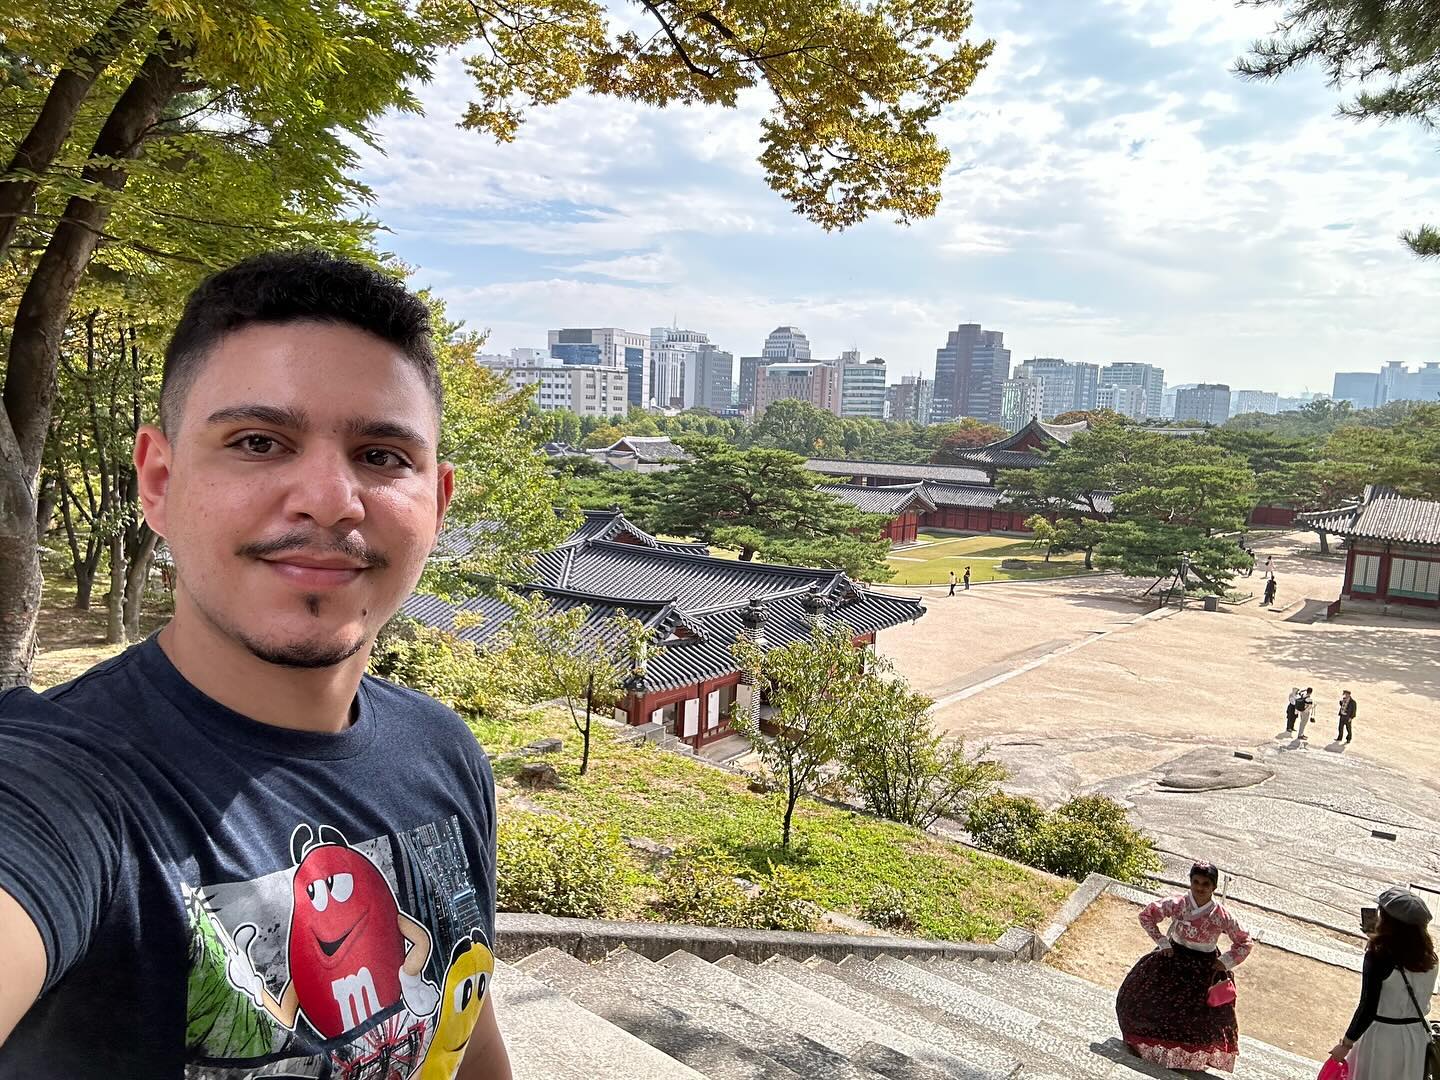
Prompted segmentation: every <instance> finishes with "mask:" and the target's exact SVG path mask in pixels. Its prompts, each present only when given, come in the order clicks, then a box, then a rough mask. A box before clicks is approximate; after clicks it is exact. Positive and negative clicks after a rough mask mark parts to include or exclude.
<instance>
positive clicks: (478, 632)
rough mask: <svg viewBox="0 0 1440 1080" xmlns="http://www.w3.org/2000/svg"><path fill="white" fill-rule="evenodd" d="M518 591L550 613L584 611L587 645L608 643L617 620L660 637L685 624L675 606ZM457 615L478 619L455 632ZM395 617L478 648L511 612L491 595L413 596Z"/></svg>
mask: <svg viewBox="0 0 1440 1080" xmlns="http://www.w3.org/2000/svg"><path fill="white" fill-rule="evenodd" d="M519 591H524V592H528V593H531V594H539V595H542V596H545V597H546V598H547V599H548V600H549V607H550V610H551V611H552V612H561V611H569V610H572V609H574V608H577V607H581V606H584V607H585V608H587V609H588V610H587V611H586V615H585V621H584V622H583V623H582V624H581V627H580V635H581V637H582V639H584V640H587V641H600V640H608V639H611V638H613V637H614V627H613V624H611V622H610V620H611V619H613V618H614V617H615V616H617V615H626V616H629V617H630V618H632V619H638V620H639V621H640V622H641V623H643V624H644V625H645V627H646V628H647V629H649V630H651V631H652V632H655V633H662V634H663V633H668V632H670V631H671V630H672V629H674V628H675V627H676V626H681V625H686V623H687V620H686V619H685V617H684V615H683V614H682V613H680V612H679V611H678V610H677V609H676V608H675V605H674V604H671V603H668V602H667V601H664V600H654V601H644V600H614V599H610V598H606V597H596V596H581V595H579V594H577V593H573V592H569V591H567V590H565V589H543V588H537V587H535V586H527V587H525V588H524V589H523V590H519ZM459 612H464V613H465V614H466V615H469V616H471V617H474V616H477V615H478V616H480V617H481V618H480V621H477V622H474V623H472V624H470V625H467V626H462V627H460V628H459V629H458V630H457V629H455V616H456V614H457V613H459ZM400 614H402V615H404V616H407V617H408V618H411V619H414V620H416V621H417V622H422V623H424V624H425V625H427V626H433V627H435V628H436V629H437V630H448V631H450V632H452V633H453V634H454V635H455V636H456V637H458V638H460V639H461V640H462V641H469V642H472V643H474V644H477V645H483V644H485V643H486V642H488V641H490V640H491V639H492V638H494V637H495V636H496V635H497V634H498V633H499V632H500V630H501V629H502V628H503V627H504V625H505V624H506V623H507V622H509V621H510V618H511V616H512V615H513V614H514V611H513V609H512V608H511V607H510V605H509V603H507V602H506V600H505V598H503V597H501V596H496V595H491V594H483V595H480V596H471V597H467V598H466V599H464V600H462V601H461V602H460V603H459V604H452V603H450V602H449V601H448V600H444V599H442V598H440V597H438V596H429V595H426V594H424V593H415V594H413V595H412V596H411V597H410V598H409V599H408V600H406V601H405V603H404V604H403V605H401V608H400ZM468 621H469V620H467V622H468Z"/></svg>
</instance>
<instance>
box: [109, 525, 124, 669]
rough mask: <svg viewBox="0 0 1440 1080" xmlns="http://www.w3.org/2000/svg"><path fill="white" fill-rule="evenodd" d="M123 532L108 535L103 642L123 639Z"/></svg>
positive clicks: (121, 640) (116, 642) (119, 641)
mask: <svg viewBox="0 0 1440 1080" xmlns="http://www.w3.org/2000/svg"><path fill="white" fill-rule="evenodd" d="M125 569H126V568H125V534H124V533H122V532H120V531H119V530H118V529H117V530H116V531H115V533H114V535H112V536H111V537H110V591H109V592H108V593H106V594H105V644H106V645H119V644H122V643H123V642H124V641H125Z"/></svg>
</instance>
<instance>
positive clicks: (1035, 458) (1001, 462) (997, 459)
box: [955, 446, 1048, 475]
mask: <svg viewBox="0 0 1440 1080" xmlns="http://www.w3.org/2000/svg"><path fill="white" fill-rule="evenodd" d="M955 453H956V454H958V455H959V456H960V457H963V458H964V459H965V460H966V461H973V462H975V464H976V465H984V466H988V467H989V468H991V469H1038V468H1039V467H1040V466H1041V465H1044V464H1045V462H1046V461H1047V460H1048V459H1047V458H1046V457H1045V455H1044V454H1037V453H1035V451H1033V450H1004V449H1000V448H999V447H998V446H982V447H980V448H979V449H976V450H957V451H955ZM987 475H988V471H987Z"/></svg>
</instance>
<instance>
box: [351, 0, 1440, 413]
mask: <svg viewBox="0 0 1440 1080" xmlns="http://www.w3.org/2000/svg"><path fill="white" fill-rule="evenodd" d="M974 14H975V26H974V28H973V30H972V34H971V36H972V37H973V38H974V39H977V40H978V39H983V38H985V37H990V38H993V39H994V41H995V52H994V55H993V57H992V58H991V60H990V62H989V64H988V65H987V67H986V70H985V71H983V72H982V73H981V74H980V76H979V78H978V79H977V80H976V83H975V85H974V87H973V89H972V90H971V92H970V93H969V94H968V95H967V96H966V97H965V98H964V99H963V100H962V101H961V102H960V103H958V104H957V105H955V106H954V107H952V108H950V109H949V110H947V111H946V112H945V113H944V114H943V115H942V116H941V117H940V118H939V119H938V120H937V122H936V131H937V134H938V136H939V137H940V139H941V141H942V142H943V143H944V144H945V145H946V146H947V147H948V148H949V149H950V151H951V155H952V158H951V163H950V169H949V172H948V174H947V176H946V179H945V182H944V186H943V198H942V202H941V206H940V210H939V212H938V213H937V214H936V215H935V216H934V217H932V218H929V219H925V220H920V221H917V222H915V223H913V224H911V225H909V226H902V225H897V224H895V223H893V222H892V221H889V220H883V219H882V220H872V221H869V222H866V223H864V224H862V225H860V226H857V227H855V228H853V229H850V230H848V231H845V232H842V233H826V232H824V231H823V230H822V229H820V228H819V227H818V226H816V225H813V224H811V223H809V222H808V221H806V220H805V219H803V218H801V217H799V216H798V215H796V214H795V213H794V212H793V211H791V210H790V209H789V207H788V205H787V204H786V203H785V202H784V201H783V200H782V199H781V198H780V197H779V196H778V195H776V194H775V193H774V192H772V191H771V190H770V189H769V188H768V187H767V186H766V184H765V182H764V178H763V175H762V173H761V170H760V167H759V165H758V164H757V162H756V160H755V159H756V155H757V154H758V152H759V118H760V117H761V116H763V115H764V114H765V111H766V110H767V108H768V104H767V102H766V100H765V98H764V97H763V95H761V94H759V93H758V92H757V93H756V94H754V95H752V96H751V97H750V98H748V99H742V102H741V105H740V107H739V108H737V109H734V110H719V109H711V110H699V109H694V110H675V109H671V110H657V109H652V108H648V107H644V106H640V105H636V104H633V103H628V102H620V101H616V100H613V99H608V98H596V97H591V96H588V95H583V96H576V97H573V98H571V99H570V100H568V101H566V102H564V103H562V104H560V105H557V106H554V107H551V108H548V109H542V110H536V111H534V112H532V113H531V114H530V116H529V119H528V120H527V122H526V124H525V125H524V126H523V127H522V129H521V132H520V135H519V138H518V139H517V140H516V141H515V142H514V143H511V144H508V145H497V144H496V143H495V142H494V140H493V139H491V138H490V137H488V136H485V135H482V134H480V133H478V132H468V131H465V130H463V129H461V128H459V127H457V126H456V121H457V120H458V118H459V116H460V114H461V113H462V111H463V109H464V107H465V104H466V102H467V101H468V100H470V94H469V90H470V87H469V83H468V77H467V76H466V74H465V72H464V70H463V68H462V67H461V65H460V60H459V57H453V58H450V59H448V60H447V61H446V62H444V63H443V64H442V65H441V67H440V70H439V71H438V73H437V77H436V78H435V79H434V80H433V81H432V82H431V83H429V84H427V85H426V86H424V87H422V88H421V90H420V96H421V99H422V101H423V103H424V106H425V112H424V115H423V116H414V115H395V116H390V117H387V118H386V119H385V121H384V122H383V123H382V124H381V125H380V143H381V149H382V150H383V153H378V152H373V151H368V150H367V151H366V152H365V153H364V155H363V158H362V170H361V176H362V179H363V180H364V181H365V182H366V183H367V184H368V185H369V186H370V187H371V188H372V189H373V191H374V194H375V203H374V205H373V206H372V207H370V212H371V213H372V214H374V216H376V217H377V218H378V219H379V221H380V222H381V223H382V224H383V225H384V226H385V228H386V229H387V230H388V234H387V235H385V236H384V237H382V246H383V247H385V248H386V249H387V250H390V251H393V252H395V253H396V254H397V255H399V256H400V257H401V258H403V259H404V260H405V261H406V262H407V263H409V264H411V265H412V266H414V267H415V268H416V274H415V277H414V278H413V279H412V280H413V281H414V282H415V283H416V284H417V285H422V286H430V287H432V288H434V289H435V290H436V291H437V292H438V293H440V294H441V295H442V296H443V297H445V299H446V300H447V302H448V304H449V309H450V313H451V314H452V315H453V316H457V317H459V318H462V319H464V320H465V322H466V323H467V325H468V326H469V327H471V328H473V329H485V330H488V331H489V339H488V342H487V345H486V349H487V351H495V352H504V351H508V350H509V349H510V348H511V347H512V346H530V347H544V345H545V341H546V337H545V334H546V331H547V330H548V329H551V328H556V327H561V326H621V327H625V328H627V329H631V330H636V331H642V332H643V331H648V330H649V329H650V328H651V327H652V326H662V325H679V326H682V327H686V328H690V329H695V330H702V331H705V332H706V333H708V334H709V335H710V338H711V340H712V341H714V342H715V343H716V344H717V345H719V347H721V348H724V349H728V350H729V351H731V352H733V353H734V354H735V355H736V356H737V357H738V356H741V355H753V354H756V353H758V352H759V351H760V346H761V343H762V342H763V341H764V338H765V335H766V334H767V333H768V332H769V331H770V330H771V329H772V328H774V327H775V326H778V325H782V324H792V325H795V326H798V327H800V328H801V329H802V330H804V331H805V332H806V333H807V334H808V336H809V338H810V342H811V345H812V347H813V351H814V355H815V357H816V358H829V357H835V356H838V355H839V354H840V352H841V351H842V350H845V349H849V348H858V349H860V350H861V351H862V353H864V355H865V356H867V357H869V356H876V355H878V356H883V357H884V358H885V359H886V360H887V362H888V364H889V376H890V381H892V382H896V381H899V376H900V375H902V374H911V373H920V374H924V375H926V376H927V377H928V376H931V375H933V373H934V366H935V350H936V348H937V347H938V346H940V345H942V344H944V341H945V335H946V332H947V330H949V329H953V328H954V327H955V325H956V324H958V323H961V322H980V323H983V324H984V325H985V327H986V328H987V329H998V330H1002V331H1004V333H1005V342H1006V344H1007V345H1008V346H1009V347H1010V349H1011V350H1012V353H1013V357H1014V360H1015V361H1016V362H1018V361H1020V360H1022V359H1025V358H1028V357H1031V356H1060V357H1064V358H1066V359H1069V360H1078V361H1088V362H1091V363H1100V364H1104V363H1110V362H1114V361H1122V360H1129V361H1141V362H1144V363H1152V364H1159V365H1160V366H1162V367H1164V368H1165V370H1166V378H1167V381H1168V382H1169V383H1171V384H1175V383H1185V382H1198V381H1217V382H1227V383H1229V384H1230V385H1231V387H1232V388H1233V389H1262V390H1276V391H1279V392H1281V393H1282V394H1293V393H1300V392H1303V391H1307V390H1308V391H1323V392H1328V391H1329V390H1330V387H1331V377H1332V373H1333V372H1335V371H1337V370H1342V371H1345V370H1374V369H1376V368H1378V367H1379V366H1380V364H1382V363H1384V362H1387V361H1390V360H1400V361H1404V362H1406V363H1408V364H1412V365H1413V364H1418V363H1421V362H1424V361H1428V360H1440V345H1437V342H1440V303H1436V299H1435V297H1436V293H1437V292H1440V261H1436V262H1430V263H1422V262H1419V261H1417V260H1416V259H1414V258H1413V256H1411V255H1410V254H1409V252H1408V251H1407V250H1406V249H1405V248H1404V247H1403V246H1402V245H1401V243H1400V242H1399V240H1398V235H1399V234H1400V232H1401V231H1403V230H1404V229H1407V228H1412V227H1414V226H1416V225H1419V224H1421V223H1423V222H1426V221H1433V222H1436V223H1440V165H1437V161H1440V159H1437V156H1436V151H1437V144H1436V142H1435V140H1434V138H1433V137H1427V136H1426V135H1425V134H1424V132H1422V131H1420V130H1419V129H1418V128H1414V127H1407V126H1395V125H1391V126H1381V125H1377V124H1373V123H1367V124H1357V123H1356V122H1354V121H1351V120H1346V119H1342V118H1339V117H1337V116H1336V115H1335V107H1336V105H1337V103H1338V101H1339V100H1340V98H1339V96H1338V95H1337V92H1336V91H1335V90H1333V89H1332V88H1329V87H1327V86H1326V85H1325V84H1324V80H1323V77H1322V75H1321V74H1320V73H1319V72H1317V71H1314V70H1308V71H1301V72H1299V73H1295V74H1292V75H1289V76H1287V77H1286V78H1284V79H1281V80H1280V81H1278V82H1273V83H1248V82H1243V81H1241V80H1240V79H1238V78H1236V77H1235V76H1234V74H1233V73H1232V72H1231V70H1230V68H1231V65H1232V64H1233V61H1234V59H1235V58H1236V57H1237V56H1238V55H1240V54H1241V53H1243V52H1244V50H1245V47H1246V46H1247V44H1248V43H1249V42H1250V41H1252V40H1253V39H1254V38H1256V37H1257V36H1262V35H1263V34H1264V33H1265V32H1266V31H1267V30H1268V29H1269V27H1270V26H1271V25H1272V24H1273V21H1274V17H1275V13H1274V12H1273V11H1271V10H1265V9H1255V8H1248V7H1247V8H1236V7H1233V6H1232V5H1231V4H1230V3H1229V2H1228V0H1085V2H1084V3H1075V2H1074V0H975V2H974ZM626 17H627V18H633V17H634V16H633V15H627V16H626Z"/></svg>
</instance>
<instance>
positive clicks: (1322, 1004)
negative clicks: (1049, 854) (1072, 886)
mask: <svg viewBox="0 0 1440 1080" xmlns="http://www.w3.org/2000/svg"><path fill="white" fill-rule="evenodd" d="M1138 913H1139V908H1138V907H1137V906H1136V905H1135V904H1132V903H1130V902H1129V901H1127V900H1122V899H1120V898H1118V897H1114V896H1102V897H1101V898H1100V899H1099V901H1097V902H1096V903H1094V904H1091V905H1090V908H1089V910H1087V911H1086V912H1085V914H1084V915H1082V916H1081V917H1080V918H1079V919H1077V920H1076V922H1075V923H1074V925H1072V926H1071V927H1070V930H1069V931H1068V932H1067V933H1066V934H1065V936H1064V937H1062V938H1061V939H1060V941H1059V943H1058V945H1057V946H1056V948H1055V949H1054V951H1053V952H1051V953H1050V955H1049V956H1047V957H1046V958H1045V962H1046V963H1048V964H1052V965H1054V966H1055V967H1057V968H1059V969H1060V970H1061V971H1068V972H1069V973H1070V974H1072V975H1079V976H1080V977H1081V978H1083V979H1087V980H1089V981H1090V982H1093V983H1097V984H1098V985H1100V986H1103V987H1105V988H1106V989H1109V990H1117V989H1119V987H1120V983H1121V981H1123V980H1124V978H1125V975H1126V973H1127V972H1128V971H1129V970H1130V968H1131V966H1132V965H1133V964H1134V963H1135V961H1136V960H1137V959H1139V958H1140V956H1142V955H1143V954H1144V953H1146V952H1148V951H1149V950H1150V948H1151V943H1150V939H1149V937H1147V936H1146V934H1145V931H1144V930H1142V929H1141V928H1140V924H1139V922H1138V921H1137V920H1136V915H1137V914H1138ZM1235 982H1236V990H1237V992H1238V999H1237V1001H1236V1011H1237V1013H1238V1014H1239V1017H1240V1030H1241V1031H1242V1032H1244V1033H1245V1034H1246V1035H1250V1036H1252V1037H1253V1038H1256V1039H1260V1040H1262V1041H1263V1042H1267V1043H1270V1044H1271V1045H1273V1046H1278V1047H1280V1048H1281V1049H1284V1050H1290V1051H1293V1052H1294V1053H1297V1054H1303V1055H1305V1056H1306V1057H1310V1058H1314V1059H1316V1060H1317V1061H1318V1060H1321V1059H1323V1058H1324V1057H1325V1055H1326V1054H1327V1053H1329V1052H1330V1048H1331V1047H1332V1046H1334V1045H1335V1043H1336V1042H1337V1041H1339V1039H1340V1036H1341V1035H1343V1034H1344V1033H1345V1027H1346V1025H1347V1024H1349V1022H1350V1016H1351V1014H1352V1012H1353V1011H1354V1009H1355V1003H1356V1001H1357V1000H1358V999H1359V996H1360V976H1359V975H1357V974H1355V973H1354V972H1351V971H1346V970H1344V969H1342V968H1337V967H1331V966H1330V965H1328V964H1322V963H1319V962H1318V961H1315V960H1309V959H1306V958H1305V957H1303V956H1296V955H1295V954H1294V953H1288V952H1282V951H1280V950H1279V949H1272V948H1270V947H1269V946H1268V945H1265V944H1263V943H1262V944H1260V945H1258V946H1256V948H1255V951H1254V952H1252V953H1251V954H1250V956H1249V957H1248V958H1246V960H1245V962H1244V963H1243V964H1241V965H1240V967H1238V968H1237V969H1236V971H1235Z"/></svg>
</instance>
